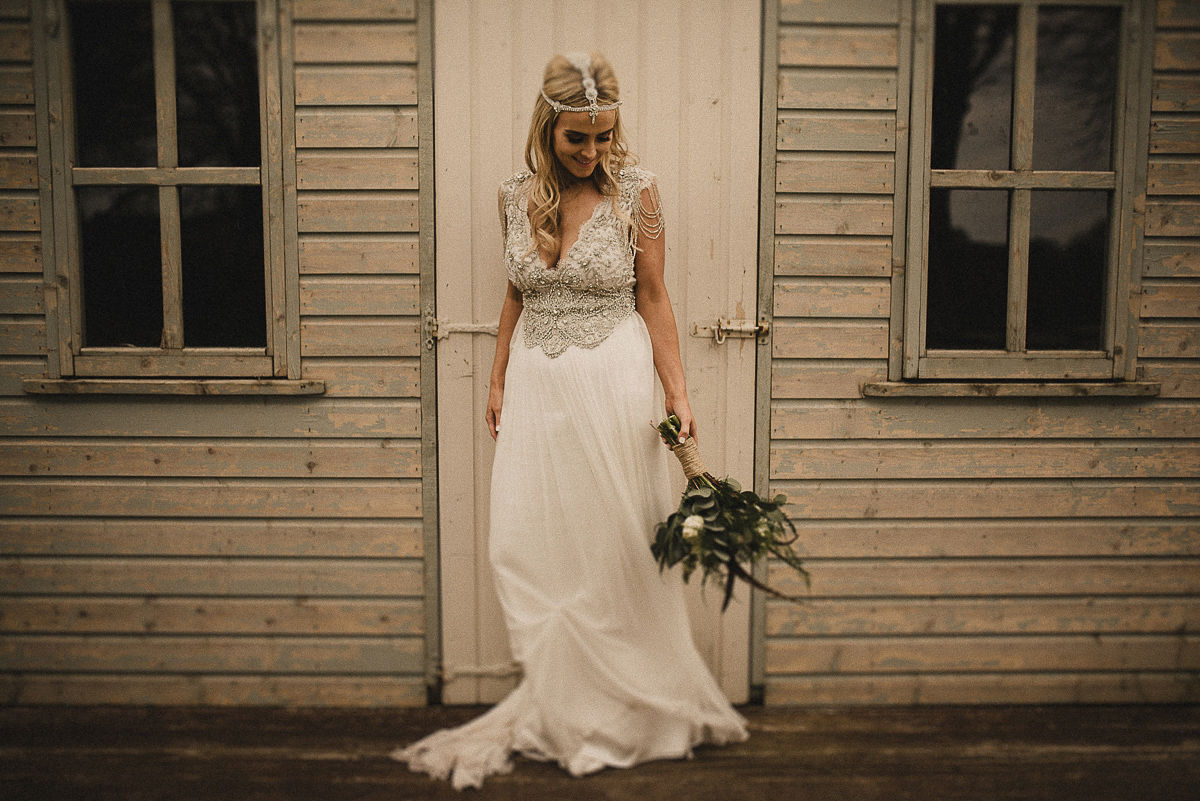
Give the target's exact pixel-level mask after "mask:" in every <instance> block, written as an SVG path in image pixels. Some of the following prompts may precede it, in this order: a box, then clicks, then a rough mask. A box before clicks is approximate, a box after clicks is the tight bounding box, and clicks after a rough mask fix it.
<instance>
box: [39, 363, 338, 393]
mask: <svg viewBox="0 0 1200 801" xmlns="http://www.w3.org/2000/svg"><path fill="white" fill-rule="evenodd" d="M109 369H110V370H111V367H110V368H109ZM263 372H265V370H264V371H263ZM22 389H23V390H24V391H25V392H28V393H29V394H31V395H76V396H78V395H202V396H205V397H215V396H217V395H261V396H266V395H323V394H324V393H325V385H324V384H322V383H321V382H320V381H305V380H289V379H286V378H250V379H247V378H41V377H39V378H30V379H28V380H26V381H24V382H22Z"/></svg>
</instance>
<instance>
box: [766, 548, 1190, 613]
mask: <svg viewBox="0 0 1200 801" xmlns="http://www.w3.org/2000/svg"><path fill="white" fill-rule="evenodd" d="M805 567H806V569H807V570H808V573H809V577H810V580H811V586H810V585H809V584H806V582H805V581H804V580H803V579H802V578H800V577H798V576H797V575H796V573H795V571H794V570H792V568H791V567H789V566H787V565H784V564H780V563H777V562H772V563H771V565H770V567H769V569H768V571H767V578H768V581H769V583H770V584H771V586H773V587H776V588H778V589H779V590H780V591H781V592H784V593H790V594H796V595H798V596H800V597H801V599H802V600H801V603H805V602H807V601H810V600H818V599H821V598H915V597H939V598H941V597H945V598H952V597H953V598H970V597H978V598H990V599H991V600H992V601H993V602H995V603H1000V602H1001V601H999V600H997V598H996V596H1005V599H1004V600H1008V599H1009V597H1021V598H1026V597H1033V598H1038V597H1044V596H1047V595H1055V596H1075V595H1078V596H1093V595H1110V596H1116V595H1134V596H1145V595H1152V596H1168V595H1170V596H1191V595H1195V594H1196V592H1197V590H1198V589H1200V570H1198V569H1197V568H1200V559H1194V558H1182V557H1180V558H1176V559H1170V560H1165V559H1112V558H1096V559H957V560H941V559H928V560H926V559H896V560H856V559H844V560H829V561H819V562H818V561H816V560H810V561H808V562H807V563H806V564H805Z"/></svg>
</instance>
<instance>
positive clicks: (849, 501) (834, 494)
mask: <svg viewBox="0 0 1200 801" xmlns="http://www.w3.org/2000/svg"><path fill="white" fill-rule="evenodd" d="M771 492H772V493H775V492H782V493H784V494H786V495H787V496H788V506H787V514H788V515H789V516H792V517H799V518H813V519H816V518H832V519H847V518H896V519H913V518H917V517H923V518H942V519H945V518H959V517H972V518H975V517H996V518H1013V517H1026V518H1054V517H1170V516H1177V515H1185V516H1200V483H1197V482H1196V481H1194V480H1188V479H1175V480H1163V481H1159V480H1140V481H1133V480H1117V479H1089V480H1086V481H1084V480H1079V479H1075V480H1069V479H1054V480H1051V479H1043V480H1021V479H1012V480H1008V479H1004V480H999V479H978V480H977V479H959V480H957V481H944V480H941V481H938V480H929V481H918V480H892V481H889V480H884V481H858V480H853V481H773V482H771ZM1198 575H1200V573H1198Z"/></svg>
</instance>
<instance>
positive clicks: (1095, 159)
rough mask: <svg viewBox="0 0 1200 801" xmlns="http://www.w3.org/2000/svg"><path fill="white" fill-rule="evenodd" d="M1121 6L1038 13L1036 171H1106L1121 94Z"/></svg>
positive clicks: (1034, 134) (1051, 10)
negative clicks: (1119, 90) (1117, 104)
mask: <svg viewBox="0 0 1200 801" xmlns="http://www.w3.org/2000/svg"><path fill="white" fill-rule="evenodd" d="M1120 28H1121V11H1120V9H1118V8H1042V9H1039V11H1038V42H1037V86H1036V89H1035V91H1034V101H1033V168H1034V169H1035V170H1108V169H1111V165H1112V131H1113V105H1114V104H1115V102H1116V93H1117V54H1118V52H1119V49H1120V37H1119V34H1120Z"/></svg>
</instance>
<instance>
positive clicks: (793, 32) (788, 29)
mask: <svg viewBox="0 0 1200 801" xmlns="http://www.w3.org/2000/svg"><path fill="white" fill-rule="evenodd" d="M899 42H900V37H899V34H898V32H897V30H896V27H895V26H894V25H891V26H880V27H866V26H861V25H857V26H844V27H837V26H831V25H782V26H780V28H779V65H780V66H781V67H895V66H896V63H897V52H898V49H899Z"/></svg>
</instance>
